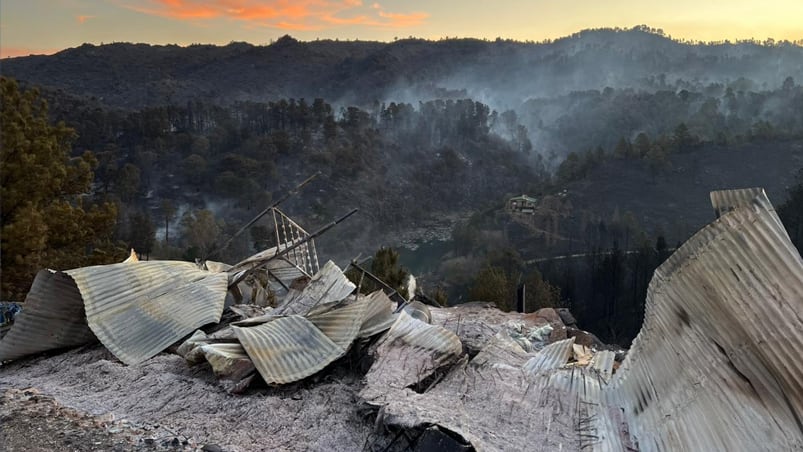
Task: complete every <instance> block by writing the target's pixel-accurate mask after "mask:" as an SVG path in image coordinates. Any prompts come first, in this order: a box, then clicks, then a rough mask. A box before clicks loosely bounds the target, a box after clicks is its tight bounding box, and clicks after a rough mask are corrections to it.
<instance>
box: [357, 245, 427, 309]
mask: <svg viewBox="0 0 803 452" xmlns="http://www.w3.org/2000/svg"><path fill="white" fill-rule="evenodd" d="M366 270H368V271H370V272H371V274H373V275H374V276H376V277H377V278H379V280H381V281H382V282H384V283H385V284H387V285H388V286H390V287H391V288H393V289H394V290H395V291H396V292H398V293H399V294H400V295H401V296H402V297H404V298H405V299H408V298H409V295H413V294H408V293H407V287H406V286H405V285H404V283H405V282H406V280H407V277H408V276H409V275H410V273H409V272H408V271H407V269H405V268H404V267H402V266H401V264H400V263H399V253H398V252H397V251H396V250H394V249H393V248H387V247H381V248H379V249H378V250H376V253H375V254H374V256H373V258H372V259H371V267H370V268H367V269H366ZM346 276H347V277H348V278H349V280H351V282H353V283H354V284H356V285H358V286H359V287H360V292H361V293H363V294H369V293H371V292H374V291H376V290H378V289H384V288H383V287H382V286H381V285H380V284H377V283H376V282H375V281H374V280H373V279H372V278H370V277H367V276H365V277H363V276H362V272H361V271H359V270H357V269H356V268H354V267H352V268H351V269H349V270H348V271H347V272H346Z"/></svg>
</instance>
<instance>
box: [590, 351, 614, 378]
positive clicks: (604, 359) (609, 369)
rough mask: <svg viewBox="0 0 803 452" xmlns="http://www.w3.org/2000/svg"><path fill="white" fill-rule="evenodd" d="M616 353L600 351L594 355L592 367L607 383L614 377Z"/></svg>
mask: <svg viewBox="0 0 803 452" xmlns="http://www.w3.org/2000/svg"><path fill="white" fill-rule="evenodd" d="M615 357H616V353H614V352H612V351H610V350H600V351H598V352H596V353H595V354H594V358H593V360H592V361H591V367H592V368H593V369H595V370H596V371H597V372H598V373H599V375H600V376H601V377H602V379H603V381H605V382H606V383H607V382H608V381H610V379H611V375H613V362H614V358H615Z"/></svg>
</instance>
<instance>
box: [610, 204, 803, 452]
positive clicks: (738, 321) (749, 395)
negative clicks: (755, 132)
mask: <svg viewBox="0 0 803 452" xmlns="http://www.w3.org/2000/svg"><path fill="white" fill-rule="evenodd" d="M715 198H716V199H715ZM712 199H715V201H714V204H715V207H717V205H721V206H725V205H727V204H732V205H734V206H736V207H735V208H734V209H732V210H729V211H727V212H726V213H723V215H722V216H721V217H720V218H719V219H718V220H717V221H715V222H714V223H712V224H710V225H708V226H707V227H705V228H704V229H703V230H701V231H700V232H698V233H697V234H696V235H695V236H694V237H692V238H691V239H690V240H689V241H687V242H686V243H685V244H684V245H683V246H682V247H681V248H680V249H678V251H676V252H675V254H673V255H672V256H671V257H670V258H669V259H668V260H667V261H666V262H665V263H664V264H663V265H662V266H661V267H660V268H658V269H657V270H656V272H655V276H654V277H653V280H652V282H651V283H650V287H649V291H648V296H647V309H646V313H645V320H644V326H643V328H642V331H641V333H640V334H639V336H638V337H637V338H636V340H635V341H634V342H633V346H632V348H631V350H630V352H629V353H628V356H627V358H626V360H625V361H624V363H623V364H622V367H621V368H620V369H619V371H617V372H616V373H615V374H614V376H613V378H612V380H611V384H610V385H609V388H608V389H607V390H606V391H605V393H606V394H605V395H606V398H607V401H608V403H609V404H610V405H611V406H614V407H618V408H621V409H622V410H623V412H624V417H625V418H626V419H627V422H628V425H629V428H630V430H631V433H632V435H633V436H634V437H635V439H636V440H637V441H638V443H639V447H640V450H642V451H654V450H655V451H664V450H744V451H757V450H802V449H803V427H802V426H801V421H800V419H803V364H802V363H801V361H800V359H799V356H798V351H799V350H801V349H803V334H801V331H802V330H803V328H802V327H803V321H802V320H801V319H803V261H801V258H800V255H799V254H798V252H797V250H796V249H795V248H794V246H793V245H792V244H791V243H790V242H789V240H788V236H787V235H786V232H785V231H784V230H783V229H782V227H781V225H780V224H779V223H778V221H777V216H776V215H775V214H774V211H773V210H772V207H771V205H770V204H769V201H768V200H767V198H766V196H764V194H763V192H762V193H761V194H760V195H758V196H756V197H755V198H754V199H752V200H750V202H744V194H743V193H735V194H733V195H727V194H718V195H716V197H715V196H712ZM723 200H724V201H723ZM717 203H719V204H717Z"/></svg>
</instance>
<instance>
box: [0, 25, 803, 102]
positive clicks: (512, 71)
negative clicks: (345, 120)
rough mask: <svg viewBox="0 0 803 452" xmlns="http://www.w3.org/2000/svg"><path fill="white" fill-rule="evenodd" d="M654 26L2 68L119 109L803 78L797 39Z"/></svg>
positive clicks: (85, 48) (142, 52)
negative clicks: (549, 37)
mask: <svg viewBox="0 0 803 452" xmlns="http://www.w3.org/2000/svg"><path fill="white" fill-rule="evenodd" d="M653 31H656V32H653ZM657 31H658V30H653V29H650V28H648V27H646V26H639V27H634V28H633V29H629V30H617V29H601V30H585V31H582V32H578V33H575V34H573V35H571V36H569V37H565V38H561V39H557V40H554V41H548V42H541V43H532V42H516V41H511V40H502V39H498V40H495V41H487V40H479V39H444V40H439V41H426V40H422V39H414V38H413V39H401V40H398V41H395V42H391V43H382V42H369V41H332V40H318V41H310V42H301V41H298V40H296V39H294V38H292V37H290V36H284V37H282V38H280V39H278V40H277V41H275V42H274V43H272V44H270V45H267V46H255V45H252V44H248V43H242V42H232V43H230V44H228V45H226V46H214V45H201V44H196V45H190V46H187V47H180V46H177V45H148V44H129V43H114V44H105V45H99V46H98V45H92V44H84V45H82V46H79V47H76V48H71V49H67V50H64V51H61V52H59V53H57V54H54V55H49V56H41V55H40V56H29V57H18V58H7V59H4V60H2V65H0V73H2V75H4V76H10V77H14V78H16V79H18V80H21V81H23V82H26V83H30V84H35V85H41V86H44V87H48V88H52V89H60V90H64V91H66V92H68V93H71V94H74V95H79V96H86V97H94V98H96V99H98V100H99V101H100V102H102V103H103V104H105V105H107V106H113V107H120V108H141V107H143V106H154V105H166V104H175V103H179V104H180V103H185V102H187V101H190V100H195V99H201V100H204V101H207V102H213V103H221V104H228V103H232V102H234V101H238V100H254V101H270V100H275V99H278V98H291V97H292V98H307V99H312V98H316V97H321V98H325V99H327V100H329V101H332V102H341V103H350V104H357V105H365V104H368V103H371V102H373V101H384V100H396V101H398V100H405V101H415V100H418V99H430V98H435V97H448V96H450V95H451V96H463V97H472V98H476V99H479V100H483V101H487V102H489V103H491V104H493V103H494V102H492V101H491V100H494V101H497V102H500V103H503V104H505V105H515V104H520V103H521V102H523V101H525V100H526V99H528V98H534V97H548V96H554V95H561V94H566V93H569V92H571V91H578V90H586V89H603V88H605V87H607V86H610V87H613V88H621V87H629V88H642V89H650V88H651V86H650V80H651V79H654V78H656V77H659V76H661V75H663V76H664V77H665V78H668V79H670V80H673V79H674V80H676V79H683V80H688V81H696V82H698V83H700V84H702V85H705V84H708V83H723V82H727V81H733V80H736V79H738V78H740V77H744V78H746V79H749V80H752V81H754V82H755V83H756V84H757V86H761V84H762V83H764V84H767V85H768V86H775V85H778V84H780V82H781V81H782V80H783V79H784V77H786V76H789V75H795V74H803V47H800V46H799V45H797V44H795V43H791V42H781V43H775V42H766V43H759V42H757V41H744V42H739V43H724V42H723V43H712V44H699V43H694V44H693V43H683V42H679V41H676V40H673V39H670V38H669V37H667V36H663V35H662V34H660V33H657Z"/></svg>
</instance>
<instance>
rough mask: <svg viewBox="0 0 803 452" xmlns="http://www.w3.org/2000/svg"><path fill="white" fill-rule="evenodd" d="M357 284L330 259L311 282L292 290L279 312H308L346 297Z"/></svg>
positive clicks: (277, 310)
mask: <svg viewBox="0 0 803 452" xmlns="http://www.w3.org/2000/svg"><path fill="white" fill-rule="evenodd" d="M356 287H357V286H355V285H354V283H352V282H351V281H349V279H348V278H346V275H345V274H343V271H342V270H341V269H340V267H338V266H337V265H335V263H334V262H332V261H328V262H326V265H324V266H323V267H322V268H321V270H320V271H319V272H318V273H316V274H315V275H313V277H312V279H310V281H309V283H308V284H307V286H306V287H304V289H303V290H301V291H300V292H298V291H293V290H291V291H290V293H289V294H287V297H285V299H284V301H283V302H282V304H281V305H280V306H278V307H277V309H276V313H277V314H285V315H292V314H301V315H304V314H307V313H308V312H310V310H312V309H313V308H314V307H316V306H319V305H325V304H327V303H333V302H337V301H341V300H343V299H345V298H346V297H347V296H349V294H351V292H353V291H354V289H355V288H356Z"/></svg>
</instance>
